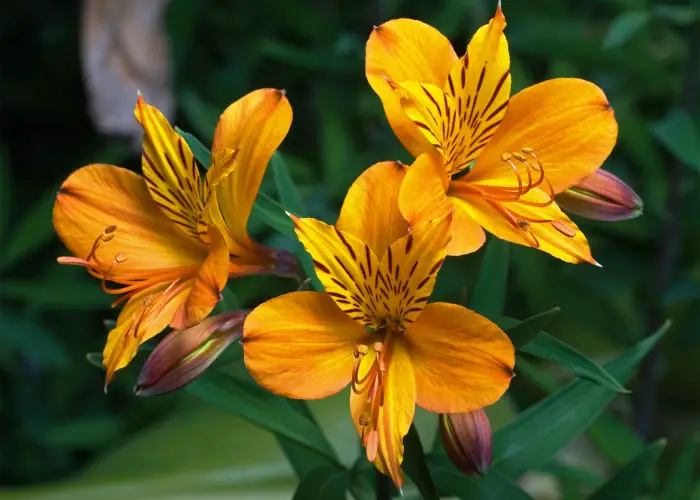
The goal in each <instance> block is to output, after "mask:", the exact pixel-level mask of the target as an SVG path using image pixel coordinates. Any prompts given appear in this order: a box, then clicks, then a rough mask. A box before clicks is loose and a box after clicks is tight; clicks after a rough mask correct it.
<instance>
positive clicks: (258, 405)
mask: <svg viewBox="0 0 700 500" xmlns="http://www.w3.org/2000/svg"><path fill="white" fill-rule="evenodd" d="M186 390H187V391H188V392H190V393H191V394H194V395H195V396H197V397H198V398H200V399H202V400H204V401H206V402H208V403H210V404H213V405H215V406H217V407H219V408H221V409H223V410H226V411H228V412H231V413H233V414H235V415H238V416H240V417H243V418H245V419H246V420H248V421H250V422H253V423H254V424H256V425H259V426H260V427H264V428H265V429H268V430H270V431H272V432H275V433H278V434H280V435H283V436H285V437H287V438H289V439H291V440H294V441H296V442H298V443H300V444H303V445H304V446H308V447H309V448H311V449H313V450H315V451H317V452H319V453H320V454H322V455H324V456H326V457H327V458H328V460H329V461H330V462H331V463H333V464H335V465H337V460H336V458H335V452H334V451H333V449H332V448H331V445H330V444H329V443H328V440H327V439H326V438H325V436H324V435H323V433H322V432H321V430H320V429H319V428H318V426H317V425H316V424H315V423H314V422H313V421H311V420H310V419H308V418H306V417H305V416H303V415H301V414H300V413H299V412H297V411H295V410H294V409H293V408H292V407H291V406H290V405H289V403H288V401H287V400H285V399H284V398H281V397H279V396H275V395H274V394H272V393H269V392H267V391H265V390H263V389H262V388H260V387H259V386H257V385H255V384H254V383H252V382H248V381H244V380H239V379H236V378H233V377H229V376H226V375H223V374H221V373H217V372H211V371H209V372H205V373H204V375H202V376H201V377H199V378H197V379H195V380H194V381H193V382H192V383H191V384H190V385H188V386H187V388H186Z"/></svg>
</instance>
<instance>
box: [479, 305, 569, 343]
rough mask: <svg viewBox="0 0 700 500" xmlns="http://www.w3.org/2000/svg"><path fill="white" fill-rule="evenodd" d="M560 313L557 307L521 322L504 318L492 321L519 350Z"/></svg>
mask: <svg viewBox="0 0 700 500" xmlns="http://www.w3.org/2000/svg"><path fill="white" fill-rule="evenodd" d="M560 312H561V309H560V308H559V307H553V308H551V309H548V310H546V311H543V312H541V313H539V314H535V315H534V316H530V317H529V318H527V319H524V320H522V321H518V320H515V319H512V318H506V317H503V318H492V319H493V321H495V322H496V323H497V324H498V325H499V326H500V327H501V328H503V330H504V331H505V332H506V333H507V334H508V336H509V337H510V340H511V342H513V345H514V346H515V348H516V349H520V348H521V347H522V346H524V345H525V344H527V343H528V342H530V341H531V340H532V339H533V338H535V336H536V335H537V334H538V333H540V332H541V331H542V330H544V329H545V328H547V327H548V326H549V324H550V323H551V322H552V320H553V319H554V317H555V316H556V315H557V314H559V313H560Z"/></svg>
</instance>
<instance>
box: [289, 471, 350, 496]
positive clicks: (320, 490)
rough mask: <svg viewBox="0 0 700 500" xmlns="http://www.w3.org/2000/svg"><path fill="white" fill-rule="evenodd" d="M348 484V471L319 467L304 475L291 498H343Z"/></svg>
mask: <svg viewBox="0 0 700 500" xmlns="http://www.w3.org/2000/svg"><path fill="white" fill-rule="evenodd" d="M349 486H350V471H348V470H345V469H337V468H335V467H321V468H319V469H314V470H312V471H311V472H309V473H308V474H307V475H306V476H304V479H302V481H301V483H299V486H298V487H297V490H296V492H294V497H292V500H326V499H327V500H336V499H337V500H345V498H346V496H345V492H346V491H347V489H348V487H349Z"/></svg>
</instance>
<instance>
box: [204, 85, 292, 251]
mask: <svg viewBox="0 0 700 500" xmlns="http://www.w3.org/2000/svg"><path fill="white" fill-rule="evenodd" d="M291 124H292V107H291V106H290V104H289V101H288V100H287V97H286V96H285V93H284V91H282V90H277V89H259V90H255V91H253V92H251V93H249V94H247V95H245V96H244V97H242V98H240V99H239V100H237V101H236V102H234V103H233V104H231V105H230V106H229V107H228V108H226V110H225V111H224V112H223V113H222V115H221V117H220V118H219V122H218V124H217V125H216V130H215V131H214V141H213V143H212V149H211V152H212V162H216V161H219V159H220V158H219V156H218V153H220V152H221V151H225V150H233V151H236V156H235V163H234V166H233V168H232V169H231V172H230V173H229V174H228V175H227V176H225V177H224V178H222V179H220V181H219V182H218V184H217V186H216V188H215V189H216V192H217V202H218V208H219V210H220V213H221V215H222V217H223V221H224V222H225V226H226V228H227V230H226V231H224V238H225V239H226V240H227V243H230V242H231V241H234V242H236V243H237V244H239V245H242V246H244V247H254V245H253V244H252V243H251V239H250V237H249V236H248V231H247V229H246V225H247V223H248V217H249V215H250V211H251V209H252V207H253V202H254V201H255V198H256V196H257V195H258V190H259V189H260V182H261V181H262V178H263V175H264V174H265V170H266V168H267V164H268V163H269V161H270V158H271V157H272V153H274V151H275V150H276V149H277V148H278V147H279V145H280V144H281V143H282V141H283V140H284V138H285V136H286V135H287V132H288V131H289V127H290V126H291ZM252 249H254V248H252Z"/></svg>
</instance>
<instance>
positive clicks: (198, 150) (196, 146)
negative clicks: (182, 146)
mask: <svg viewBox="0 0 700 500" xmlns="http://www.w3.org/2000/svg"><path fill="white" fill-rule="evenodd" d="M175 132H177V133H178V134H180V135H181V136H182V137H183V138H184V139H185V142H187V145H188V146H189V147H190V149H191V150H192V154H193V155H194V158H195V159H196V160H197V162H198V163H199V164H200V165H201V166H202V167H204V168H205V169H208V168H209V166H210V163H211V152H210V151H209V148H207V147H206V146H205V145H204V144H203V143H202V141H200V140H199V139H197V138H196V137H195V136H194V135H192V134H190V133H189V132H185V131H184V130H182V129H181V128H180V127H175Z"/></svg>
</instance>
